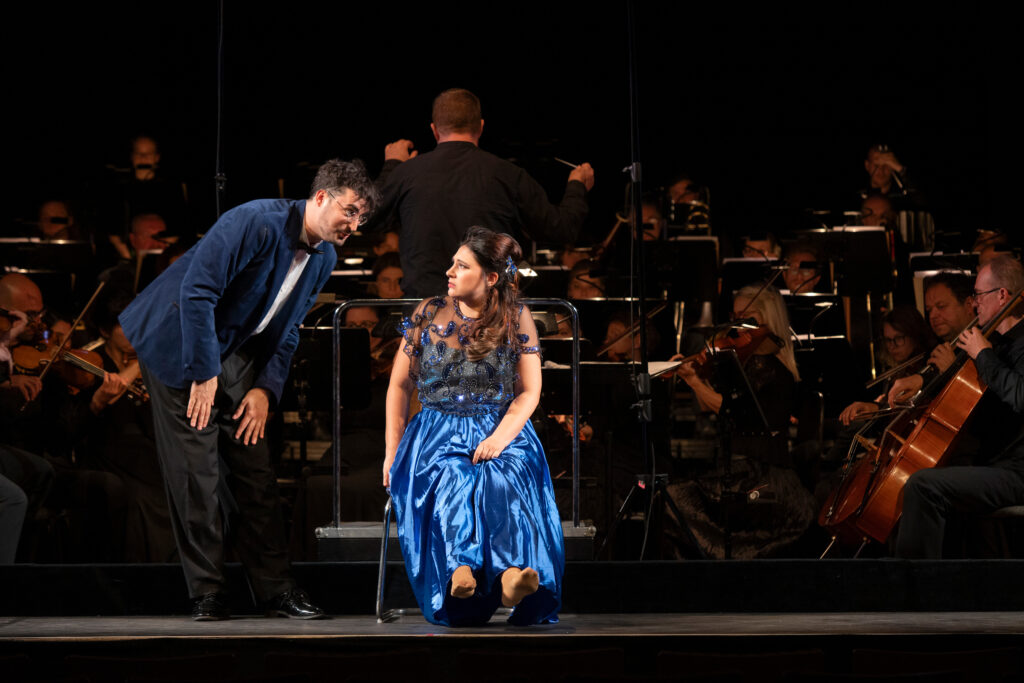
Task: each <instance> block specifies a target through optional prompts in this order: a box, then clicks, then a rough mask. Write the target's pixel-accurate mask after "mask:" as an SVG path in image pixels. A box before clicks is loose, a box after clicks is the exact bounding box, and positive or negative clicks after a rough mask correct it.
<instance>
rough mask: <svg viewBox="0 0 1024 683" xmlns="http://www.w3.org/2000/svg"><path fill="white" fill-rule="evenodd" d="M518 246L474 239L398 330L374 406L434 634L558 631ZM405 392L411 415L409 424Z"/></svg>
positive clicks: (556, 566)
mask: <svg viewBox="0 0 1024 683" xmlns="http://www.w3.org/2000/svg"><path fill="white" fill-rule="evenodd" d="M521 256H522V252H521V251H520V248H519V244H518V243H516V241H515V240H513V239H512V238H511V237H509V236H508V235H505V234H499V233H495V232H492V231H491V230H488V229H486V228H481V227H473V228H470V229H469V231H468V232H467V233H466V238H465V240H464V241H463V243H462V246H460V247H459V250H458V251H457V252H456V253H455V256H454V258H453V259H452V266H451V268H449V269H448V271H447V273H446V275H447V277H448V296H444V297H436V298H433V299H428V300H425V301H423V302H422V303H421V304H420V305H419V306H417V308H416V312H415V313H414V315H413V316H412V317H411V318H406V319H405V320H404V321H403V323H402V327H403V334H404V336H405V342H404V343H403V345H402V348H401V349H400V350H399V351H398V353H397V354H396V357H395V364H394V369H393V370H392V373H391V384H390V386H389V388H388V398H387V431H386V442H387V447H386V451H385V460H384V485H385V486H387V487H389V490H390V492H391V497H392V499H393V500H394V506H395V513H396V517H397V522H398V538H399V542H400V544H401V546H402V554H403V556H404V557H405V565H406V572H407V574H408V576H409V581H410V583H411V584H412V588H413V592H414V593H415V594H416V599H417V601H418V602H419V605H420V608H421V609H422V611H423V615H424V616H425V617H426V618H427V620H428V621H431V622H433V623H435V624H441V625H445V626H469V625H478V624H483V623H485V622H487V621H488V620H489V619H490V618H491V616H492V615H493V614H494V612H495V610H496V609H497V608H498V606H499V605H504V606H506V607H512V608H514V609H513V611H512V614H511V616H510V617H509V622H510V623H512V624H517V625H529V624H539V623H552V622H555V621H557V620H558V609H559V606H560V603H561V584H562V573H563V571H564V568H565V553H564V550H563V544H562V527H561V522H560V518H559V515H558V510H557V508H556V506H555V496H554V491H553V489H552V486H551V477H550V474H549V473H548V466H547V461H546V460H545V458H544V450H543V447H542V446H541V444H540V441H539V439H538V438H537V434H536V432H535V431H534V429H533V425H531V424H530V415H531V414H532V413H533V411H534V409H535V408H536V407H537V403H538V401H539V399H540V388H541V364H540V357H539V353H538V352H539V346H538V345H537V331H536V327H535V326H534V324H533V320H532V318H531V317H530V312H529V310H527V309H526V308H525V307H524V306H523V305H522V304H520V303H519V301H518V287H517V279H518V275H517V272H516V267H515V263H516V262H517V261H518V260H519V259H520V258H521ZM414 389H416V390H418V395H419V401H420V403H421V405H422V410H421V411H420V412H419V413H417V414H416V416H415V417H413V418H412V420H411V421H410V420H409V419H408V416H409V400H410V398H411V397H412V393H413V390H414Z"/></svg>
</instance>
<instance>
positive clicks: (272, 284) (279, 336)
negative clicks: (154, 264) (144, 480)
mask: <svg viewBox="0 0 1024 683" xmlns="http://www.w3.org/2000/svg"><path fill="white" fill-rule="evenodd" d="M305 211H306V200H299V201H294V200H286V199H260V200H256V201H252V202H248V203H246V204H242V205H241V206H238V207H235V208H234V209H231V210H230V211H228V212H227V213H225V214H224V215H223V216H221V218H220V220H218V221H217V222H216V223H215V224H214V225H213V227H212V228H210V230H209V232H207V233H206V235H205V236H204V237H203V239H201V240H200V241H199V243H198V244H196V245H195V246H194V247H192V248H191V249H190V250H189V251H188V252H187V253H185V254H184V255H183V256H182V257H181V258H179V259H178V260H177V261H175V262H174V264H173V265H171V267H170V268H168V269H167V270H166V271H164V272H163V273H162V274H161V275H160V276H159V277H158V278H157V279H156V280H154V281H153V283H152V284H150V285H149V286H148V287H146V289H145V290H143V291H142V293H141V294H139V296H138V297H136V299H135V300H134V301H133V302H132V303H131V305H130V306H128V308H126V309H125V310H124V312H123V313H122V314H121V316H120V322H121V327H122V328H123V329H124V333H125V336H127V337H128V340H129V341H130V342H131V343H132V346H134V347H135V351H136V352H137V353H138V355H139V359H140V360H141V361H142V363H143V364H144V365H145V366H146V367H147V368H148V369H149V371H150V372H152V373H153V375H155V376H156V378H157V379H159V380H160V381H161V382H163V383H164V384H166V385H168V386H171V387H177V388H184V387H186V386H188V385H190V384H191V383H192V382H193V381H203V380H207V379H210V378H211V377H215V376H217V375H219V374H220V363H221V360H222V359H224V358H227V357H228V356H229V355H231V354H232V353H233V352H234V351H235V350H237V349H238V347H239V346H241V345H242V344H243V343H244V342H245V341H246V340H247V339H249V338H250V336H252V334H253V332H254V331H255V330H256V327H257V326H258V325H259V324H260V321H261V320H263V317H264V316H265V315H266V314H267V311H269V310H270V306H271V304H273V302H274V298H275V297H276V296H277V293H278V292H279V291H280V289H281V283H282V282H283V281H284V278H285V275H286V274H287V272H288V267H289V265H290V264H291V262H292V259H293V258H294V256H295V245H296V244H297V241H298V239H299V234H300V231H301V230H302V219H303V216H304V215H305ZM318 249H319V250H320V251H322V252H323V253H321V254H312V255H311V256H310V259H309V262H308V263H307V264H306V268H305V270H303V272H302V276H301V277H300V278H299V281H298V282H297V283H296V285H295V289H294V290H292V293H291V295H290V296H289V297H288V300H287V301H286V302H285V304H284V306H283V307H282V308H281V310H280V311H278V313H277V315H275V316H274V318H273V319H272V320H271V321H270V324H269V325H268V326H267V328H266V329H264V330H263V332H261V333H260V334H259V335H258V336H257V337H255V338H254V339H253V342H254V343H255V346H253V347H252V348H253V349H254V350H255V353H256V358H255V361H256V369H257V377H256V382H255V384H254V386H258V387H262V388H264V389H267V390H268V391H270V392H271V393H272V394H273V395H274V398H275V399H280V397H281V389H282V387H283V386H284V381H285V379H286V378H287V376H288V369H289V364H290V362H291V357H292V353H293V352H294V351H295V347H296V346H297V345H298V342H299V325H300V324H301V323H302V319H303V318H304V317H305V315H306V313H307V312H308V311H309V309H310V308H311V307H312V305H313V303H314V302H315V300H316V295H317V293H318V292H319V291H320V289H321V288H323V286H324V283H326V282H327V278H328V277H330V274H331V270H332V269H333V267H334V265H335V263H336V261H337V256H336V254H335V251H334V247H333V246H331V245H330V244H328V243H326V242H323V243H321V244H320V245H319V246H318Z"/></svg>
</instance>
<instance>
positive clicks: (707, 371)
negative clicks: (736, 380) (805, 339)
mask: <svg viewBox="0 0 1024 683" xmlns="http://www.w3.org/2000/svg"><path fill="white" fill-rule="evenodd" d="M784 345H785V342H784V341H783V340H782V339H780V338H779V337H778V336H777V335H776V334H775V333H774V332H772V331H771V329H770V328H769V327H768V326H767V325H759V326H758V327H756V328H754V329H749V328H746V327H730V328H729V329H728V330H725V331H723V332H719V333H718V334H716V335H715V336H714V337H712V338H711V339H710V340H709V341H708V345H707V347H706V348H704V349H703V350H701V352H700V353H695V354H694V355H692V356H687V357H686V358H683V359H682V363H684V364H685V363H689V362H693V364H694V366H695V367H694V369H695V371H696V372H697V376H698V377H700V378H701V379H704V380H710V379H711V376H712V374H713V372H714V364H713V363H711V362H709V361H710V360H711V359H712V358H713V357H714V356H715V354H717V353H719V352H721V351H727V350H733V351H735V352H736V356H737V357H738V358H739V361H740V364H745V363H746V362H747V361H748V360H749V359H750V357H751V356H767V355H771V354H773V353H776V352H777V351H778V350H779V349H781V348H782V347H783V346H784Z"/></svg>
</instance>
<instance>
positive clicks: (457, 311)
mask: <svg viewBox="0 0 1024 683" xmlns="http://www.w3.org/2000/svg"><path fill="white" fill-rule="evenodd" d="M452 302H453V303H454V304H455V315H457V316H459V317H460V318H461V319H462V320H463V321H465V322H467V323H475V322H476V321H477V320H479V319H480V318H470V317H469V316H468V315H464V314H463V313H462V308H460V307H459V298H458V297H455V296H453V297H452Z"/></svg>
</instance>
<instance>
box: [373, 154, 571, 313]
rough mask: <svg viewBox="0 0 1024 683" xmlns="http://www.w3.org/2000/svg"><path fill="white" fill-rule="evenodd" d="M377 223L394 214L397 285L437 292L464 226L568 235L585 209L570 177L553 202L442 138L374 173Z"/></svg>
mask: <svg viewBox="0 0 1024 683" xmlns="http://www.w3.org/2000/svg"><path fill="white" fill-rule="evenodd" d="M377 182H378V184H379V185H380V186H381V188H382V194H383V201H382V205H381V209H380V211H379V212H378V221H377V222H378V225H387V224H389V223H390V222H391V220H389V219H392V220H393V219H394V218H396V217H397V219H398V221H399V222H400V224H401V229H400V233H399V249H400V255H401V259H402V272H403V278H402V290H403V291H404V292H405V295H406V296H409V297H427V296H436V295H440V294H444V293H445V292H446V291H447V289H446V284H447V279H446V278H445V275H444V272H445V270H447V269H448V266H449V265H451V259H452V255H454V254H455V252H456V251H457V250H458V248H459V243H460V242H461V241H462V238H463V236H464V235H465V233H466V229H467V228H469V227H470V226H473V225H482V226H485V227H487V228H490V229H492V230H497V231H499V232H507V233H509V234H510V235H512V236H513V237H515V238H516V239H522V237H523V235H524V234H525V235H528V236H529V237H531V238H533V239H535V240H544V241H550V242H561V243H568V242H573V241H575V239H576V237H577V236H578V234H579V230H580V226H581V225H582V224H583V219H584V218H585V217H586V215H587V202H586V188H585V187H584V185H583V183H581V182H578V181H571V182H569V183H568V184H567V185H566V188H565V195H564V196H563V197H562V201H561V202H560V203H559V204H558V205H554V204H551V203H550V202H549V201H548V197H547V194H546V193H545V192H544V188H542V187H541V186H540V185H539V184H538V183H537V181H535V180H534V179H533V178H531V177H530V176H529V174H527V172H526V171H524V170H523V169H521V168H519V167H518V166H516V165H515V164H512V163H510V162H508V161H505V160H504V159H500V158H498V157H496V156H494V155H493V154H490V153H489V152H485V151H483V150H482V149H480V148H479V147H477V146H476V145H474V144H473V143H471V142H443V143H440V144H439V145H438V146H437V148H436V149H435V150H433V151H431V152H427V153H426V154H420V155H419V156H416V157H414V158H412V159H410V160H408V161H406V162H398V161H394V160H390V161H387V162H385V164H384V169H383V170H382V171H381V175H380V177H379V178H378V181H377Z"/></svg>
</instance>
